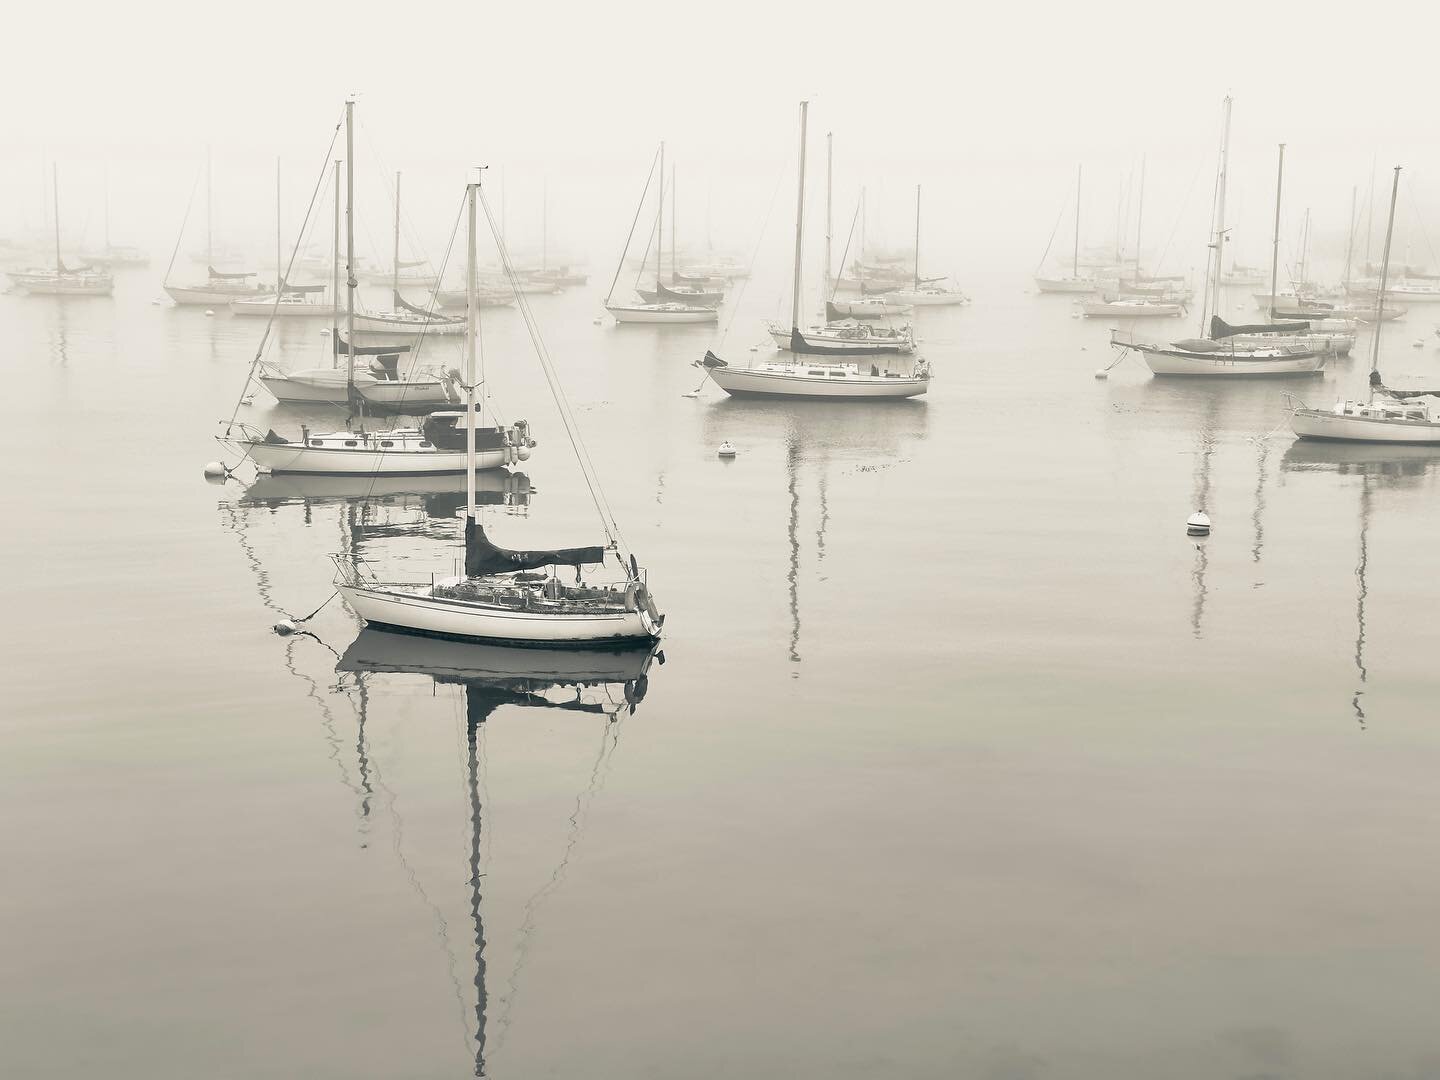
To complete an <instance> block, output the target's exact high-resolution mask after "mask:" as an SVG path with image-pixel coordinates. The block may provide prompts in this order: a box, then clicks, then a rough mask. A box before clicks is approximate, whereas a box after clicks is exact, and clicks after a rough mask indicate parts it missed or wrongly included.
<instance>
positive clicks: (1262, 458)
mask: <svg viewBox="0 0 1440 1080" xmlns="http://www.w3.org/2000/svg"><path fill="white" fill-rule="evenodd" d="M1255 446H1256V456H1257V459H1258V460H1257V464H1256V469H1255V473H1256V478H1255V511H1254V513H1253V514H1251V516H1250V522H1251V524H1252V526H1253V527H1254V530H1255V543H1254V545H1253V546H1252V547H1251V548H1250V561H1251V562H1253V563H1257V564H1258V563H1259V562H1260V553H1261V552H1262V551H1263V550H1264V548H1265V518H1264V514H1265V479H1266V470H1267V468H1268V467H1269V464H1270V440H1269V439H1268V438H1265V437H1262V438H1259V439H1256V440H1255Z"/></svg>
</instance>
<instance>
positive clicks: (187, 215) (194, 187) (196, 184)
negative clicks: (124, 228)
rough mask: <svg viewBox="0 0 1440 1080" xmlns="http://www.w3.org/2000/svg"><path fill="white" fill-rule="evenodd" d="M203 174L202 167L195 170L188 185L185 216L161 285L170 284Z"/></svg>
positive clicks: (181, 221) (207, 269) (207, 268)
mask: <svg viewBox="0 0 1440 1080" xmlns="http://www.w3.org/2000/svg"><path fill="white" fill-rule="evenodd" d="M204 175H205V170H204V169H201V170H200V171H198V172H196V174H195V182H194V183H193V184H191V185H190V199H189V201H187V202H186V203H185V216H184V217H183V218H181V219H180V235H178V236H177V237H175V250H174V251H172V252H170V261H169V262H168V263H166V264H165V276H164V277H163V278H161V279H160V284H161V285H162V286H164V285H168V284H170V271H171V270H173V269H175V259H176V258H177V257H178V256H179V254H180V245H181V244H183V243H184V242H185V226H186V225H188V224H189V223H190V211H191V209H193V208H194V206H195V192H196V191H198V190H199V189H200V177H202V176H204ZM205 269H206V271H207V272H208V271H209V269H210V268H209V267H208V266H207V267H206V268H205Z"/></svg>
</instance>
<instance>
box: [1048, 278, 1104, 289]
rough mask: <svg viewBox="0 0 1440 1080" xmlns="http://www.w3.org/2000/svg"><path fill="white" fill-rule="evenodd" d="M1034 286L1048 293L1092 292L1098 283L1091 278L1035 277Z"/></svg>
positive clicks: (1097, 286) (1098, 285)
mask: <svg viewBox="0 0 1440 1080" xmlns="http://www.w3.org/2000/svg"><path fill="white" fill-rule="evenodd" d="M1035 287H1036V288H1037V289H1039V290H1040V291H1041V292H1050V293H1093V292H1095V291H1096V290H1097V289H1099V288H1100V283H1099V282H1098V281H1095V280H1094V279H1093V278H1042V277H1037V278H1036V279H1035Z"/></svg>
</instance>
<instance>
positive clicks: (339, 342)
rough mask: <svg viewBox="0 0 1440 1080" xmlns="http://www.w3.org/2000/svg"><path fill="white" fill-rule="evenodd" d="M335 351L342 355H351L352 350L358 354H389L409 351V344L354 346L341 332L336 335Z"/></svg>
mask: <svg viewBox="0 0 1440 1080" xmlns="http://www.w3.org/2000/svg"><path fill="white" fill-rule="evenodd" d="M335 351H336V352H337V353H339V354H340V355H341V356H349V355H350V354H351V353H352V352H353V353H354V354H355V355H356V356H389V355H391V354H392V353H403V352H409V351H410V346H409V345H356V346H354V347H353V348H352V347H351V345H350V343H349V342H348V341H346V340H345V339H344V338H342V337H341V336H340V335H339V334H336V335H335Z"/></svg>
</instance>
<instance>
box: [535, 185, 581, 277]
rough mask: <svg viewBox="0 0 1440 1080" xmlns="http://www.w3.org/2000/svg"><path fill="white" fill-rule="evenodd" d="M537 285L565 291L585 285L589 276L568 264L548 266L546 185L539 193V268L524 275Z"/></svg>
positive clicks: (548, 220) (548, 210)
mask: <svg viewBox="0 0 1440 1080" xmlns="http://www.w3.org/2000/svg"><path fill="white" fill-rule="evenodd" d="M525 276H526V277H527V278H528V279H529V280H530V281H531V282H533V283H535V284H537V285H544V286H549V288H550V289H551V290H556V289H566V288H569V287H571V286H575V285H585V284H587V283H588V282H589V281H590V275H589V274H585V273H582V272H580V271H579V270H573V269H571V267H570V265H569V264H568V263H561V264H560V265H559V266H551V265H550V186H549V184H546V185H545V186H544V187H543V189H542V190H541V193H540V267H539V269H537V270H531V271H529V272H528V273H527V274H526V275H525Z"/></svg>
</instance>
